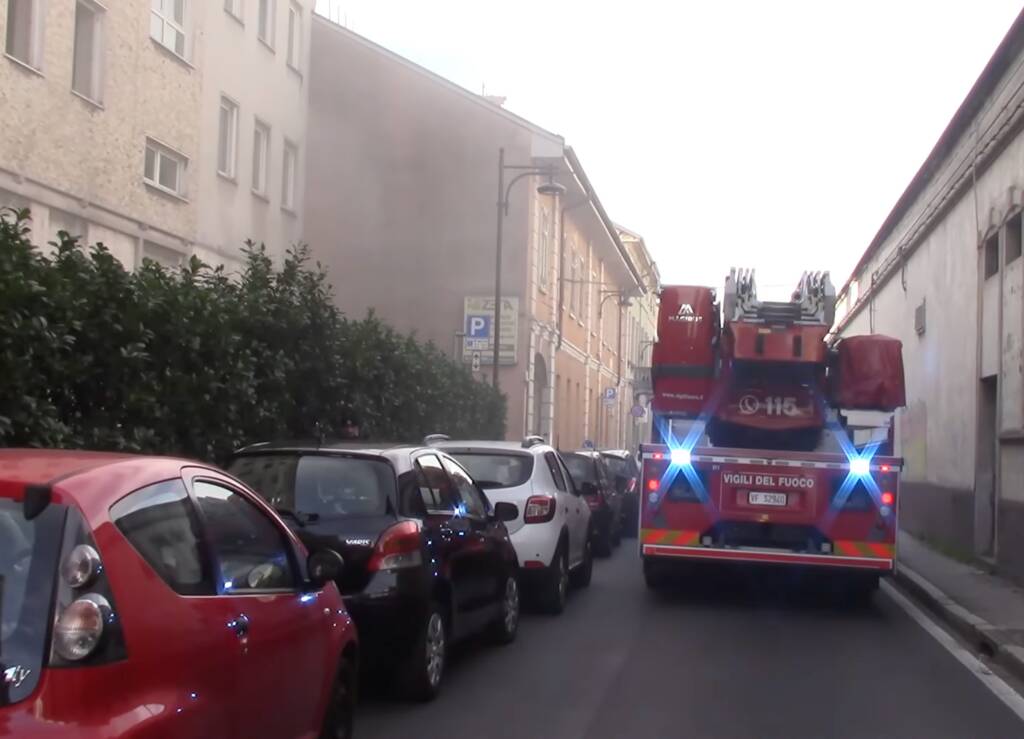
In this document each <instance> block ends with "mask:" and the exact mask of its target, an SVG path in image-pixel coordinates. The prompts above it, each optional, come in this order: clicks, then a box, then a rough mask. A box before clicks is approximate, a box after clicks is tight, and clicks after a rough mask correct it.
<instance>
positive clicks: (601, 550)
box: [594, 522, 612, 557]
mask: <svg viewBox="0 0 1024 739" xmlns="http://www.w3.org/2000/svg"><path fill="white" fill-rule="evenodd" d="M594 554H596V555H597V556H598V557H610V556H611V554H612V525H611V523H610V522H609V523H607V524H605V525H604V526H602V527H601V530H600V532H599V533H598V534H597V535H596V536H595V537H594Z"/></svg>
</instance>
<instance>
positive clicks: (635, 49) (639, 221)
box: [317, 0, 1021, 299]
mask: <svg viewBox="0 0 1024 739" xmlns="http://www.w3.org/2000/svg"><path fill="white" fill-rule="evenodd" d="M317 8H318V10H319V11H320V12H323V13H324V14H325V15H327V14H330V15H331V17H332V18H334V19H335V20H337V21H339V22H341V23H343V24H344V25H346V26H347V27H348V28H350V29H351V30H353V31H355V32H356V33H359V34H361V35H363V36H366V37H367V38H369V39H371V40H373V41H375V42H377V43H379V44H381V45H383V46H386V47H388V48H390V49H392V50H393V51H395V52H397V53H399V54H401V55H402V56H405V57H407V58H409V59H411V60H412V61H414V62H417V63H418V64H421V65H423V66H425V67H427V68H429V69H431V70H433V71H434V72H436V73H438V74H440V75H442V76H444V77H447V78H448V79H450V80H452V81H454V82H456V83H458V84H460V85H462V86H463V87H466V88H467V89H470V90H472V91H474V92H481V91H484V90H486V92H487V94H490V95H501V96H504V97H506V98H507V102H506V104H505V107H506V108H507V109H509V110H511V111H512V112H514V113H517V114H519V115H522V116H524V117H526V118H528V119H530V120H531V121H533V122H534V123H536V124H538V125H540V126H543V127H545V128H547V129H549V130H551V131H554V132H556V133H559V134H561V135H562V136H564V137H565V140H566V143H567V144H569V145H570V146H572V147H573V148H574V149H575V151H576V153H577V154H578V155H579V158H580V160H581V162H582V164H583V167H584V169H585V170H586V172H587V174H588V176H589V178H590V180H591V182H592V183H593V184H594V186H595V188H596V190H597V194H598V197H599V198H600V199H601V201H602V203H603V204H604V206H605V209H606V210H607V211H608V213H609V215H610V216H611V218H612V219H613V220H614V221H616V222H617V223H619V224H621V225H623V226H625V227H627V228H629V229H630V230H632V231H635V232H637V233H640V234H641V235H643V236H644V238H645V241H646V243H647V246H648V248H649V249H650V251H651V253H652V255H653V256H654V259H655V260H656V262H657V263H658V267H659V270H660V272H661V276H662V282H663V283H664V284H697V285H709V286H716V287H720V286H721V285H722V283H723V281H724V279H725V276H726V274H727V273H728V271H729V268H730V267H733V266H735V267H751V268H754V269H755V270H756V271H757V272H756V273H757V282H758V287H759V294H760V297H761V298H762V299H764V298H769V299H771V298H776V299H778V298H783V299H785V298H788V294H789V292H790V291H791V290H792V289H793V287H795V285H796V282H797V280H798V279H799V277H800V274H801V273H802V272H803V271H804V270H829V271H830V272H831V273H832V281H833V282H834V283H835V284H836V287H837V289H838V288H839V287H840V286H841V285H842V284H843V283H844V282H845V281H846V279H847V277H848V276H849V273H850V271H851V270H852V268H853V267H854V265H855V264H856V262H857V260H858V259H859V258H860V256H861V254H862V253H863V252H864V249H865V248H866V247H867V245H868V244H869V243H870V241H871V239H872V238H873V237H874V235H875V233H876V232H877V231H878V229H879V227H880V226H881V224H882V222H883V221H884V220H885V217H886V215H888V213H889V211H890V210H891V209H892V206H893V205H894V204H895V203H896V200H897V199H898V198H899V196H900V194H901V193H902V192H903V190H904V189H905V188H906V186H907V185H908V184H909V182H910V180H911V178H912V177H913V176H914V174H915V172H916V171H917V169H918V168H919V167H920V166H921V164H922V163H923V162H924V160H925V158H926V157H927V155H928V153H929V152H930V151H931V148H932V147H933V146H934V144H935V142H936V140H937V139H938V137H939V135H940V134H941V133H942V131H943V129H944V128H945V127H946V124H947V123H948V122H949V119H950V118H951V117H952V115H953V113H954V112H955V111H956V109H957V108H958V107H959V105H960V103H961V102H962V100H963V98H964V96H965V95H966V94H967V92H968V90H969V89H970V87H971V85H972V84H973V83H974V81H975V80H976V79H977V77H978V75H979V73H980V72H981V70H982V68H983V67H984V65H985V63H986V62H987V61H988V59H989V57H990V56H991V55H992V53H993V52H994V51H995V48H996V46H997V45H998V44H999V42H1000V40H1001V39H1002V38H1003V36H1004V35H1005V33H1006V32H1007V30H1008V29H1009V27H1010V25H1011V24H1012V22H1013V20H1014V18H1015V17H1016V16H1017V14H1018V13H1019V12H1020V10H1021V6H1020V4H1019V3H1015V2H1010V1H1009V0H972V1H971V2H967V0H961V1H960V2H950V1H949V0H887V1H878V0H862V1H861V2H859V3H840V2H822V0H816V1H814V2H796V1H795V0H775V1H773V2H764V1H763V0H730V1H728V2H726V1H724V0H721V1H719V2H714V1H713V0H708V1H707V2H690V1H688V0H687V1H677V2H666V1H664V0H663V1H661V2H658V1H655V0H632V1H631V2H629V3H624V2H605V1H604V0H518V1H517V2H509V1H508V0H505V1H504V2H494V0H435V1H434V2H423V1H422V0H317Z"/></svg>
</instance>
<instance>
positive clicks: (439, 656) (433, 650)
mask: <svg viewBox="0 0 1024 739" xmlns="http://www.w3.org/2000/svg"><path fill="white" fill-rule="evenodd" d="M424 652H425V656H426V663H427V664H426V667H427V680H429V681H430V685H431V686H432V687H435V688H436V687H437V686H438V684H440V682H441V675H442V674H443V673H444V659H445V637H444V621H443V620H442V618H441V614H439V613H437V612H434V613H431V614H430V619H429V620H428V621H427V639H426V649H425V650H424Z"/></svg>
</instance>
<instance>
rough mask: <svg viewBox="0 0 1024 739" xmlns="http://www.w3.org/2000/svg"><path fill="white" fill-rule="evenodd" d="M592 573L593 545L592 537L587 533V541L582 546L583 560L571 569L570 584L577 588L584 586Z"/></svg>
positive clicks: (587, 583) (588, 583) (586, 585)
mask: <svg viewBox="0 0 1024 739" xmlns="http://www.w3.org/2000/svg"><path fill="white" fill-rule="evenodd" d="M593 574H594V545H593V537H592V536H591V535H590V534H589V532H588V534H587V542H586V544H585V545H584V547H583V561H582V562H581V563H580V565H579V566H578V567H577V568H576V569H575V570H573V571H572V584H573V585H574V586H576V587H577V588H585V587H588V586H589V585H590V579H591V577H593Z"/></svg>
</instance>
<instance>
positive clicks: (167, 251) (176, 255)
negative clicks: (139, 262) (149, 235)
mask: <svg viewBox="0 0 1024 739" xmlns="http://www.w3.org/2000/svg"><path fill="white" fill-rule="evenodd" d="M142 258H143V259H144V260H145V259H148V260H150V261H151V262H156V263H157V264H159V265H160V266H161V267H166V268H168V269H177V268H178V267H180V266H181V265H182V264H184V262H185V255H184V254H182V253H181V252H180V251H177V250H175V249H171V248H170V247H167V246H163V245H162V244H156V243H154V242H152V241H143V242H142Z"/></svg>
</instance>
